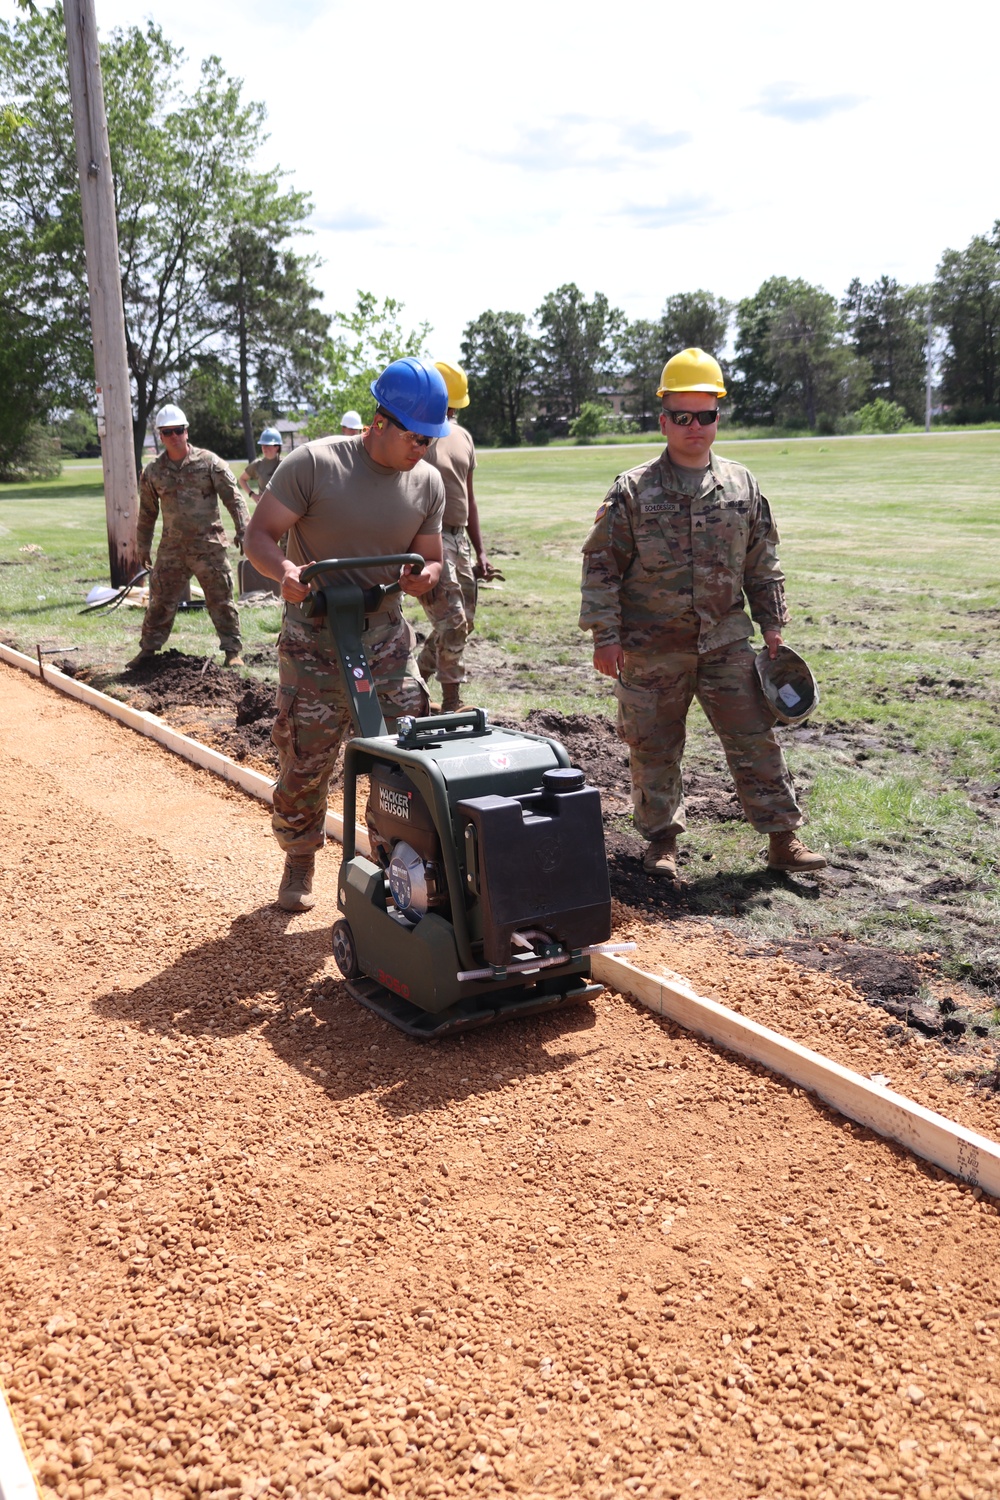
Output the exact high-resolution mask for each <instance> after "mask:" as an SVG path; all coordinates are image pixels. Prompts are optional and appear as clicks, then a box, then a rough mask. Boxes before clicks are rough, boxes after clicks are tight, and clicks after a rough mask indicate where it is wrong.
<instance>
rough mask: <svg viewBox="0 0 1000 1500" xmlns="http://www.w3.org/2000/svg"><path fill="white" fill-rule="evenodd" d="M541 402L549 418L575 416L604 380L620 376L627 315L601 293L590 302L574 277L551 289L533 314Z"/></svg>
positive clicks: (594, 396)
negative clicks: (621, 342)
mask: <svg viewBox="0 0 1000 1500" xmlns="http://www.w3.org/2000/svg"><path fill="white" fill-rule="evenodd" d="M535 317H536V318H537V320H538V327H539V334H538V343H537V383H538V399H539V404H540V405H541V406H543V407H544V408H545V412H546V415H547V416H549V417H552V416H556V417H560V416H561V417H575V416H577V415H578V414H579V411H580V408H581V406H582V405H583V403H584V402H585V401H593V400H596V398H597V396H598V394H599V391H600V387H601V382H602V381H603V380H608V379H614V378H617V376H618V373H619V369H618V359H617V346H618V340H619V338H620V337H621V334H622V332H623V330H624V328H625V314H624V313H623V312H621V310H620V309H619V308H617V307H612V306H611V305H610V303H609V302H608V299H607V297H606V296H605V295H604V293H603V292H595V293H594V297H593V300H592V301H590V302H588V301H587V299H586V298H585V297H584V295H583V293H582V292H581V291H580V288H579V287H578V286H577V285H576V284H575V283H574V282H567V283H566V285H565V286H561V287H558V288H557V289H556V290H555V291H554V292H549V293H548V295H547V296H546V297H545V298H544V299H543V301H542V305H541V306H540V307H539V308H538V310H537V312H536V313H535Z"/></svg>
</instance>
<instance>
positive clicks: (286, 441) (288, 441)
mask: <svg viewBox="0 0 1000 1500" xmlns="http://www.w3.org/2000/svg"><path fill="white" fill-rule="evenodd" d="M271 425H272V427H277V429H278V431H279V432H280V433H281V451H282V453H291V451H292V449H293V448H301V447H302V445H303V443H307V442H308V441H309V439H308V438H307V437H306V424H305V423H304V422H289V421H288V420H287V419H286V418H282V419H281V420H280V421H277V422H272V424H271Z"/></svg>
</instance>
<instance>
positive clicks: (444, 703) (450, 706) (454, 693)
mask: <svg viewBox="0 0 1000 1500" xmlns="http://www.w3.org/2000/svg"><path fill="white" fill-rule="evenodd" d="M441 686H442V689H443V691H442V694H441V712H442V713H443V714H457V713H458V711H459V709H460V708H461V706H462V704H461V696H462V688H461V684H460V683H458V682H445V683H442V684H441Z"/></svg>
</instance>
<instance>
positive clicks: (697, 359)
mask: <svg viewBox="0 0 1000 1500" xmlns="http://www.w3.org/2000/svg"><path fill="white" fill-rule="evenodd" d="M677 391H712V392H714V394H715V395H716V396H724V395H725V394H726V387H725V385H724V383H723V380H722V371H721V369H720V368H719V362H718V360H716V359H713V358H712V356H711V355H710V354H706V353H705V351H704V349H682V350H681V352H680V354H675V355H674V357H673V359H668V360H667V362H666V364H665V365H664V366H663V374H662V375H661V376H660V389H659V390H658V391H657V393H656V394H657V395H658V396H666V395H667V394H672V393H674V392H677Z"/></svg>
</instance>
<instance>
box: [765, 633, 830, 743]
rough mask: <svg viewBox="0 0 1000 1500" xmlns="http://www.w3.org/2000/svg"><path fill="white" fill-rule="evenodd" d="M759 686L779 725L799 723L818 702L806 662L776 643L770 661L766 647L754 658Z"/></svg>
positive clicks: (816, 690)
mask: <svg viewBox="0 0 1000 1500" xmlns="http://www.w3.org/2000/svg"><path fill="white" fill-rule="evenodd" d="M754 665H755V667H756V668H757V676H758V677H759V678H760V685H761V689H762V690H763V693H764V697H765V698H766V699H767V702H768V706H769V708H770V710H771V712H772V713H773V714H774V717H775V718H776V719H778V720H779V721H780V722H781V723H782V724H801V723H802V721H803V720H804V719H808V717H809V715H810V714H811V713H812V712H813V711H814V709H815V708H816V705H817V704H818V703H819V688H818V686H817V685H816V679H815V677H814V676H813V674H812V671H811V669H810V667H809V664H808V662H806V661H803V659H802V657H801V656H800V655H799V654H798V652H797V651H793V650H792V648H791V646H779V647H778V654H777V655H776V656H775V658H774V660H773V661H772V660H771V656H770V653H769V652H768V649H767V647H766V646H765V647H764V649H763V651H758V652H757V655H756V657H755V658H754Z"/></svg>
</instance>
